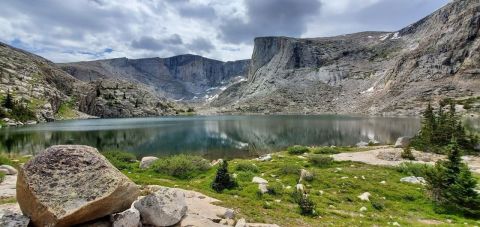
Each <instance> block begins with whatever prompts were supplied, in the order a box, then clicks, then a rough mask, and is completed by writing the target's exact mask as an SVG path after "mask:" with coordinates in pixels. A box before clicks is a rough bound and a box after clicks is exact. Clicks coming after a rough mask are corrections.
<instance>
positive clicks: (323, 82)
mask: <svg viewBox="0 0 480 227" xmlns="http://www.w3.org/2000/svg"><path fill="white" fill-rule="evenodd" d="M479 28H480V2H479V1H478V0H456V1H453V2H451V3H449V4H448V5H446V6H445V7H443V8H441V9H439V10H438V11H436V12H434V13H433V14H431V15H429V16H427V17H425V18H424V19H422V20H420V21H418V22H417V23H414V24H412V25H410V26H408V27H406V28H404V29H401V30H399V31H396V32H362V33H356V34H350V35H342V36H337V37H330V38H312V39H298V38H288V37H260V38H256V39H255V47H254V52H253V55H252V60H251V64H250V69H249V73H248V80H247V81H243V82H240V83H237V84H234V85H233V86H231V87H229V88H228V89H226V90H225V91H224V92H222V93H221V94H220V95H219V97H218V98H217V99H215V100H214V101H213V102H212V106H214V107H217V108H219V109H220V110H221V111H225V112H263V113H272V112H277V113H278V112H289V113H292V112H293V113H322V112H335V113H366V114H418V113H419V111H420V110H421V109H422V108H423V106H424V104H425V103H426V102H429V101H436V100H438V99H441V98H444V97H451V98H464V97H470V96H478V95H480V68H479V66H478V65H479V62H480V54H479V53H480V52H479V48H480V39H479V38H478V35H479Z"/></svg>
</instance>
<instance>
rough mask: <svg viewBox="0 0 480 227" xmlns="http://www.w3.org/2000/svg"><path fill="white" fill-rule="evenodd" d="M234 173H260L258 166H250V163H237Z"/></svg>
mask: <svg viewBox="0 0 480 227" xmlns="http://www.w3.org/2000/svg"><path fill="white" fill-rule="evenodd" d="M235 170H236V171H242V172H252V173H258V172H260V169H259V168H258V166H256V165H254V164H252V163H239V164H238V165H237V166H236V167H235Z"/></svg>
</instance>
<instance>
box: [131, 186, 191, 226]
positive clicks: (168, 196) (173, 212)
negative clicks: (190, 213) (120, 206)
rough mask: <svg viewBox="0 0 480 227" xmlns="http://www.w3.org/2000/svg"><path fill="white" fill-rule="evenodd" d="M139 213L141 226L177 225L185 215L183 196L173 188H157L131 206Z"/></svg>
mask: <svg viewBox="0 0 480 227" xmlns="http://www.w3.org/2000/svg"><path fill="white" fill-rule="evenodd" d="M133 206H134V207H135V208H136V209H137V210H138V211H140V216H141V221H142V224H145V225H153V226H171V225H175V224H177V223H179V222H180V221H181V220H182V218H183V217H184V216H185V214H186V213H187V203H186V201H185V194H184V193H183V192H182V191H181V190H177V189H174V188H165V187H161V188H158V190H157V191H155V192H154V193H152V194H149V195H147V196H145V197H143V198H141V199H139V200H137V201H135V203H134V204H133Z"/></svg>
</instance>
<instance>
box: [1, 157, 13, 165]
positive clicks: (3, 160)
mask: <svg viewBox="0 0 480 227" xmlns="http://www.w3.org/2000/svg"><path fill="white" fill-rule="evenodd" d="M0 165H12V161H10V159H9V158H7V157H5V156H3V155H0Z"/></svg>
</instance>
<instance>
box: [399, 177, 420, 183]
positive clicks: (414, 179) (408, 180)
mask: <svg viewBox="0 0 480 227" xmlns="http://www.w3.org/2000/svg"><path fill="white" fill-rule="evenodd" d="M400 182H406V183H411V184H426V181H425V179H424V178H423V177H416V176H410V177H404V178H402V179H400Z"/></svg>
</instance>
